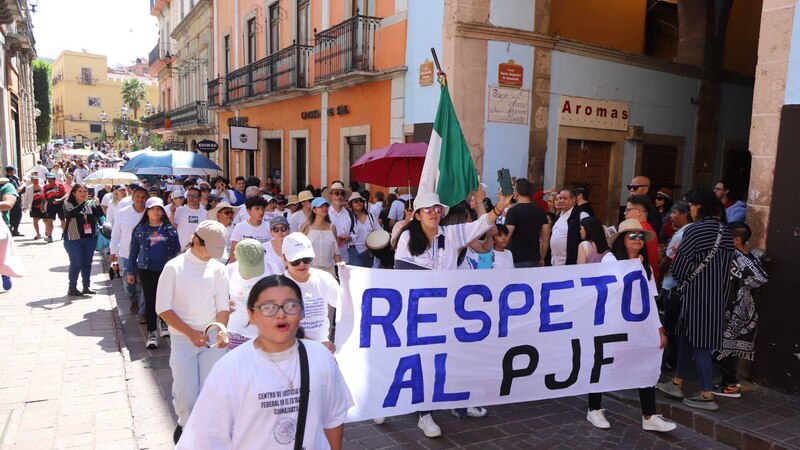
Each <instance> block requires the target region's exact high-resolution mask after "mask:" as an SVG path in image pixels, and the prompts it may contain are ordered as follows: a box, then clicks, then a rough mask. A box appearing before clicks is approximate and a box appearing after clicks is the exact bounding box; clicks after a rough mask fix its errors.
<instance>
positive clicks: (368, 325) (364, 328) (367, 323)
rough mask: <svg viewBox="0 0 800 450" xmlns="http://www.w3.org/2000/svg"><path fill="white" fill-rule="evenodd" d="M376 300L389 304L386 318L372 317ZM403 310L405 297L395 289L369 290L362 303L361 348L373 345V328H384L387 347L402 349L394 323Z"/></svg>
mask: <svg viewBox="0 0 800 450" xmlns="http://www.w3.org/2000/svg"><path fill="white" fill-rule="evenodd" d="M375 298H382V299H385V300H386V301H387V302H388V303H389V312H388V313H387V314H386V315H385V316H374V315H372V301H373V299H375ZM402 310H403V297H402V296H401V295H400V292H398V291H396V290H394V289H379V288H375V289H367V290H366V291H364V296H363V299H362V303H361V336H360V341H359V346H360V347H361V348H369V347H370V346H371V345H372V326H373V325H380V326H381V327H383V335H384V336H386V346H387V347H400V336H398V334H397V330H395V328H394V325H393V324H394V321H395V320H397V318H398V317H400V313H401V312H402Z"/></svg>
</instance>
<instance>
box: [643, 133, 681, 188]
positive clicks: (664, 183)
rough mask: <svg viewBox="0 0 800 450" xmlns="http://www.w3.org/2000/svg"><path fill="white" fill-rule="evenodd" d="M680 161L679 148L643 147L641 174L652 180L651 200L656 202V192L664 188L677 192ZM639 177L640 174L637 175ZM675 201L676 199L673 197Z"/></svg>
mask: <svg viewBox="0 0 800 450" xmlns="http://www.w3.org/2000/svg"><path fill="white" fill-rule="evenodd" d="M677 161H678V148H677V147H675V146H673V145H650V144H644V146H642V170H641V174H642V175H645V176H647V177H648V178H650V199H651V200H655V195H656V192H658V190H659V189H660V188H662V187H666V188H670V189H672V190H673V191H674V190H675V188H676V187H680V186H676V185H675V169H676V164H677ZM637 175H638V174H637ZM673 200H675V198H674V197H673Z"/></svg>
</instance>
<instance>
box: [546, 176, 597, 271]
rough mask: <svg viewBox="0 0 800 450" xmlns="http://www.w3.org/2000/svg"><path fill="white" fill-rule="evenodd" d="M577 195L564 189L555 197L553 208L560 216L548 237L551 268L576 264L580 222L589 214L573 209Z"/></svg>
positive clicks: (573, 191)
mask: <svg viewBox="0 0 800 450" xmlns="http://www.w3.org/2000/svg"><path fill="white" fill-rule="evenodd" d="M577 201H578V198H577V193H576V192H575V190H574V189H572V188H564V189H561V191H560V192H559V193H558V195H556V200H555V206H556V209H558V210H560V211H561V214H560V215H559V217H558V220H556V223H554V224H553V231H552V233H551V235H550V252H551V255H552V259H551V264H552V265H553V266H563V265H571V264H577V262H578V245H579V244H580V242H581V223H580V222H581V220H583V219H585V218H587V217H589V214H587V213H585V212H584V211H581V210H580V209H578V208H575V204H576V203H577Z"/></svg>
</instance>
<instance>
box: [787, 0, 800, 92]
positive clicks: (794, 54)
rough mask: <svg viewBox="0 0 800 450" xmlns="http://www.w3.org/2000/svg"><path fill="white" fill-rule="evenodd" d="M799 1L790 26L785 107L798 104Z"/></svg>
mask: <svg viewBox="0 0 800 450" xmlns="http://www.w3.org/2000/svg"><path fill="white" fill-rule="evenodd" d="M798 7H800V0H799V1H798V2H797V4H796V6H795V14H794V23H793V25H792V47H791V49H790V50H789V73H788V74H787V76H786V94H785V96H784V100H783V103H784V104H785V105H798V104H800V13H798V11H797V8H798Z"/></svg>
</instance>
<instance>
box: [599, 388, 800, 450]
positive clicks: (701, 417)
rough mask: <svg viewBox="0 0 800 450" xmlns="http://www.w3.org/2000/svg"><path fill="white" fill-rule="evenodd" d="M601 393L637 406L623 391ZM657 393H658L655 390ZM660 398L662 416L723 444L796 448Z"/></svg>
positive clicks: (772, 449)
mask: <svg viewBox="0 0 800 450" xmlns="http://www.w3.org/2000/svg"><path fill="white" fill-rule="evenodd" d="M604 395H608V396H609V397H610V398H613V399H615V400H618V401H620V402H622V403H625V404H629V405H633V406H637V407H638V406H639V400H638V398H634V397H630V396H627V395H625V394H624V393H623V392H609V393H607V394H604ZM656 395H661V394H658V393H657V394H656ZM662 398H663V397H662ZM662 398H658V397H657V399H656V409H657V411H658V412H659V413H660V414H661V415H662V416H664V417H666V418H667V419H670V420H672V421H673V422H675V423H677V424H679V425H683V426H685V427H686V428H689V429H691V430H694V431H696V432H698V433H700V434H702V435H705V436H708V437H710V438H712V439H714V440H716V441H717V442H720V443H723V444H725V445H730V446H731V447H734V448H737V449H740V450H751V449H763V450H783V449H787V450H788V449H797V448H798V447H794V446H788V445H787V444H785V443H783V442H780V441H777V440H775V439H772V438H771V437H769V436H765V435H762V434H759V433H757V432H753V431H751V430H750V429H748V428H746V427H739V426H736V425H732V424H731V423H730V422H726V421H725V420H724V418H723V417H720V416H719V415H718V414H715V413H714V412H706V413H703V412H700V411H697V410H694V409H692V408H689V407H688V406H684V405H683V404H682V403H675V402H674V401H665V400H663V399H662Z"/></svg>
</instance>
